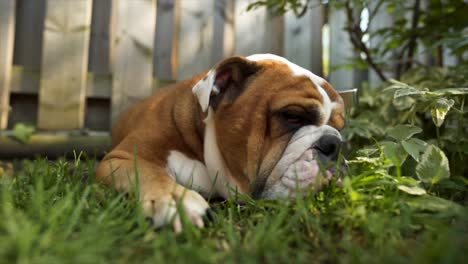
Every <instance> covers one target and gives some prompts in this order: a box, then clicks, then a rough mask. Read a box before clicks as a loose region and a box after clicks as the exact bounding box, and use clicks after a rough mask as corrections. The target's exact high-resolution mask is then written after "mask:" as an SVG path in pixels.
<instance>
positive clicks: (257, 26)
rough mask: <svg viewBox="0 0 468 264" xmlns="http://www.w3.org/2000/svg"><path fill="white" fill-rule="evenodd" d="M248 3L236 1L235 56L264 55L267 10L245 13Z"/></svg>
mask: <svg viewBox="0 0 468 264" xmlns="http://www.w3.org/2000/svg"><path fill="white" fill-rule="evenodd" d="M249 3H250V2H249V1H236V15H235V21H236V48H235V54H237V55H243V56H247V55H251V54H256V53H265V51H264V48H265V45H264V41H265V39H266V33H265V27H262V25H265V21H266V20H267V10H266V8H264V7H261V8H258V9H255V10H251V11H248V12H247V10H246V9H247V6H248V5H249Z"/></svg>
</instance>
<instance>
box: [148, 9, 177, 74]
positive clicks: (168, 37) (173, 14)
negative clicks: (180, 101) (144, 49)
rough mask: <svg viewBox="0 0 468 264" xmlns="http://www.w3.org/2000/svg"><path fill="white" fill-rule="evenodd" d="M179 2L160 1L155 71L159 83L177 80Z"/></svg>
mask: <svg viewBox="0 0 468 264" xmlns="http://www.w3.org/2000/svg"><path fill="white" fill-rule="evenodd" d="M177 3H178V1H177V0H158V1H157V11H156V12H157V15H156V32H155V35H154V47H155V51H154V58H153V62H154V69H153V75H154V76H155V77H156V80H157V81H163V82H165V81H169V80H174V79H176V78H177V57H176V56H177V35H178V32H179V31H178V27H179V20H180V16H179V13H180V12H179V10H178V8H177Z"/></svg>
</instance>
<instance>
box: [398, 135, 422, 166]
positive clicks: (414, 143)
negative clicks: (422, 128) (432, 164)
mask: <svg viewBox="0 0 468 264" xmlns="http://www.w3.org/2000/svg"><path fill="white" fill-rule="evenodd" d="M401 145H402V146H403V148H404V149H405V150H406V152H408V154H410V155H411V157H413V159H414V160H416V161H418V162H419V157H420V156H421V153H422V152H424V151H425V150H426V148H427V143H426V142H424V141H422V140H420V139H417V138H410V139H408V140H403V141H401Z"/></svg>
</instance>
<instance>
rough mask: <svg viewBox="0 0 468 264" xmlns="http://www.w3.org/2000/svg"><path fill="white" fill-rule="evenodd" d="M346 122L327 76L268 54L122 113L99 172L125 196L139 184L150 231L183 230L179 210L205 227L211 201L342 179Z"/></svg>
mask: <svg viewBox="0 0 468 264" xmlns="http://www.w3.org/2000/svg"><path fill="white" fill-rule="evenodd" d="M343 125H344V105H343V100H342V99H341V97H340V96H339V95H338V93H337V92H336V91H335V90H334V89H333V87H332V86H331V85H330V84H329V83H328V82H326V81H325V80H324V79H322V78H320V77H318V76H316V75H314V74H313V73H311V72H310V71H308V70H306V69H304V68H301V67H299V66H297V65H295V64H293V63H291V62H289V61H288V60H286V59H284V58H282V57H278V56H275V55H271V54H257V55H252V56H249V57H232V58H228V59H226V60H224V61H221V62H220V63H219V64H218V65H217V66H216V67H214V68H213V69H211V70H209V71H207V72H205V73H203V74H201V75H198V76H196V77H194V78H192V79H190V80H186V81H182V82H179V83H177V84H174V85H172V86H170V87H167V88H164V89H161V90H160V91H158V92H157V93H156V94H154V95H153V96H151V97H149V98H146V99H145V100H143V101H141V102H138V103H136V104H135V105H133V106H132V107H131V108H130V109H128V111H127V112H126V113H124V114H123V115H122V116H121V118H120V120H119V121H118V122H117V124H116V125H115V126H114V128H113V130H112V141H113V149H112V151H111V152H110V153H109V154H107V155H106V156H105V157H104V159H103V160H102V161H101V163H100V164H99V167H98V169H97V172H96V174H97V177H98V179H99V180H101V181H104V182H105V183H107V184H109V185H112V186H115V187H116V188H118V189H119V190H122V191H130V190H132V189H133V188H134V187H135V186H134V185H135V184H136V183H139V188H140V195H141V196H140V199H141V202H142V206H143V208H144V210H145V213H146V214H148V216H150V217H151V218H152V219H153V222H154V226H155V227H159V226H163V225H165V224H172V225H173V228H174V229H175V231H180V230H181V228H182V225H181V220H180V215H179V212H180V211H178V209H177V207H176V204H179V206H178V207H179V208H182V210H184V211H185V214H186V215H187V216H188V218H189V219H190V220H191V221H192V223H193V224H195V225H196V226H199V227H202V226H203V225H204V222H203V216H204V215H205V214H206V211H207V209H209V205H208V203H207V200H206V199H207V198H208V196H210V195H211V196H220V197H223V198H229V197H230V196H231V194H232V192H239V193H243V194H246V195H251V196H253V197H254V198H256V199H274V198H289V197H295V196H297V195H301V194H303V193H305V192H307V191H310V190H318V189H320V188H321V186H323V184H326V183H327V182H328V181H330V179H333V178H334V176H335V178H336V177H338V174H339V173H338V171H339V170H337V168H336V167H337V166H340V167H341V166H342V165H344V161H343V160H340V156H341V155H339V149H340V145H341V136H340V133H339V130H340V129H341V128H342V127H343ZM135 155H136V157H135ZM330 164H332V165H330ZM333 164H341V165H333ZM135 165H136V166H137V170H138V173H136V169H135ZM137 175H138V177H139V178H138V180H137V179H136V178H135V177H137Z"/></svg>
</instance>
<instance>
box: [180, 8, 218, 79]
mask: <svg viewBox="0 0 468 264" xmlns="http://www.w3.org/2000/svg"><path fill="white" fill-rule="evenodd" d="M213 8H214V4H213V0H198V1H181V3H180V34H179V41H178V57H177V62H178V71H177V78H178V79H186V78H189V77H192V76H193V75H195V74H199V73H202V72H204V71H205V70H207V69H209V68H210V66H211V54H212V47H213V45H212V40H213V18H212V15H213V13H214V12H213V11H214V10H213Z"/></svg>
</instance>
